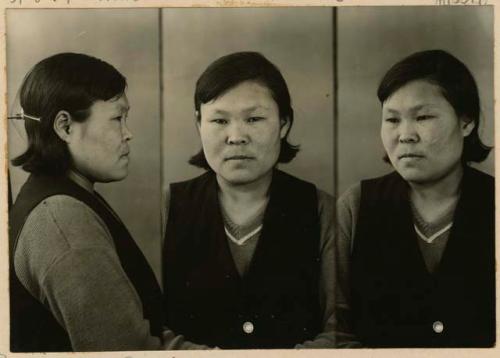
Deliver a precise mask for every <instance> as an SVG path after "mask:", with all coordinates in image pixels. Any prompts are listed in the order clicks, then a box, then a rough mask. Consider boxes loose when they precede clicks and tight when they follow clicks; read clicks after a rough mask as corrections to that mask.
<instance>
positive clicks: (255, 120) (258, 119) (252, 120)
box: [247, 117, 264, 123]
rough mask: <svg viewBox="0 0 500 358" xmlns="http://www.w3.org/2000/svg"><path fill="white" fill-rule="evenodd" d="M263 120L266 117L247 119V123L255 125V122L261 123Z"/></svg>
mask: <svg viewBox="0 0 500 358" xmlns="http://www.w3.org/2000/svg"><path fill="white" fill-rule="evenodd" d="M263 119H264V117H250V118H248V119H247V121H248V122H250V123H253V122H259V121H261V120H263Z"/></svg>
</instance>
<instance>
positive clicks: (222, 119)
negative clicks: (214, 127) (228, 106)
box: [210, 118, 227, 124]
mask: <svg viewBox="0 0 500 358" xmlns="http://www.w3.org/2000/svg"><path fill="white" fill-rule="evenodd" d="M210 122H212V123H215V124H226V123H227V120H226V119H224V118H214V119H212V120H210Z"/></svg>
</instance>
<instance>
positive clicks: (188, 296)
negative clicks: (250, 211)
mask: <svg viewBox="0 0 500 358" xmlns="http://www.w3.org/2000/svg"><path fill="white" fill-rule="evenodd" d="M217 190H218V188H217V181H216V178H215V175H214V174H213V173H211V172H209V173H205V174H203V175H201V176H199V177H197V178H195V179H193V180H189V181H186V182H182V183H177V184H172V185H171V197H170V206H169V216H168V224H167V230H166V243H165V246H164V288H165V289H164V292H165V302H166V311H167V315H166V325H167V326H168V327H169V328H171V329H172V330H173V331H174V332H175V333H177V334H183V335H184V336H185V337H186V339H188V340H190V341H193V342H196V343H200V344H206V345H209V346H218V347H221V348H290V347H293V346H294V345H295V344H297V343H302V342H304V341H305V340H307V339H312V338H314V337H315V336H316V335H317V334H318V333H319V332H320V329H321V317H320V309H319V298H318V277H319V263H320V256H319V235H320V231H319V229H320V227H319V217H318V199H317V194H316V188H315V187H314V185H312V184H309V183H306V182H304V181H301V180H299V179H297V178H294V177H292V176H290V175H288V174H285V173H283V172H280V171H275V172H274V174H273V180H272V183H271V188H270V199H269V204H268V206H267V208H266V212H265V214H264V222H263V229H262V233H261V237H260V239H259V242H258V244H257V248H256V251H255V253H254V256H253V259H252V263H251V266H250V268H249V270H248V272H247V273H246V275H245V276H244V277H240V276H239V274H238V271H237V269H236V267H235V264H234V261H233V258H232V255H231V251H230V248H229V246H228V243H227V239H226V235H225V232H224V226H223V225H224V224H223V220H222V217H221V213H220V210H219V202H218V197H217ZM244 328H245V329H246V330H247V332H245V330H244Z"/></svg>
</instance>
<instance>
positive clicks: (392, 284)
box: [338, 50, 495, 347]
mask: <svg viewBox="0 0 500 358" xmlns="http://www.w3.org/2000/svg"><path fill="white" fill-rule="evenodd" d="M377 94H378V98H379V100H380V102H381V104H382V122H381V129H380V134H381V138H382V143H383V145H384V148H385V151H386V154H387V157H386V159H387V158H388V160H389V161H390V163H391V164H392V166H393V168H394V172H392V173H390V174H388V175H386V176H383V177H380V178H376V179H371V180H363V181H362V182H361V184H360V185H359V184H358V185H356V186H354V187H352V188H351V189H349V190H348V191H347V192H346V193H345V194H344V195H343V196H342V197H341V198H340V199H339V202H338V220H339V238H338V245H339V247H340V248H341V250H343V251H344V254H345V256H346V257H349V256H350V259H349V260H350V266H349V270H350V281H351V290H350V301H351V309H352V317H353V324H354V331H355V334H356V335H357V338H358V339H359V341H360V342H361V343H362V344H363V345H364V346H367V347H491V346H493V345H494V342H495V247H494V246H495V245H494V239H495V230H494V178H493V177H491V176H489V175H487V174H484V173H482V172H480V171H478V170H476V169H473V168H471V167H470V166H469V164H468V163H470V162H481V161H483V160H484V159H485V158H486V157H487V155H488V153H489V151H490V148H488V147H487V146H485V145H484V144H483V143H482V142H481V140H480V138H479V135H478V127H479V123H480V105H479V95H478V89H477V86H476V83H475V81H474V78H473V77H472V75H471V73H470V72H469V70H468V69H467V68H466V66H465V65H464V64H463V63H462V62H460V61H459V60H458V59H456V58H455V57H453V56H452V55H450V54H449V53H447V52H445V51H442V50H430V51H423V52H418V53H415V54H413V55H411V56H409V57H407V58H405V59H403V60H402V61H400V62H398V63H396V64H395V65H394V66H393V67H392V68H391V69H390V70H389V71H388V72H387V73H386V74H385V76H384V77H383V79H382V81H381V83H380V85H379V88H378V93H377ZM349 250H350V253H349ZM349 260H344V262H348V261H349Z"/></svg>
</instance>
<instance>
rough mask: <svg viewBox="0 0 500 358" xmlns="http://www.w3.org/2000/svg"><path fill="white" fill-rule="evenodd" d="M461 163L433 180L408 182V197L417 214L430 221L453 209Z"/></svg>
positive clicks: (457, 192)
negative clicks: (441, 176)
mask: <svg viewBox="0 0 500 358" xmlns="http://www.w3.org/2000/svg"><path fill="white" fill-rule="evenodd" d="M462 176H463V166H462V164H459V165H457V167H456V168H454V169H453V170H452V171H451V172H450V173H448V174H447V175H446V176H445V177H443V178H440V179H439V180H436V181H434V182H427V183H410V188H411V190H410V199H411V201H412V203H413V205H414V207H415V208H416V209H417V211H418V213H419V215H420V216H421V217H422V218H423V219H424V220H425V221H427V222H429V223H432V222H433V221H435V220H436V219H438V218H439V217H441V216H442V215H444V214H446V213H447V212H449V211H450V210H454V209H455V206H456V204H457V202H458V198H459V196H460V182H461V181H462Z"/></svg>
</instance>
